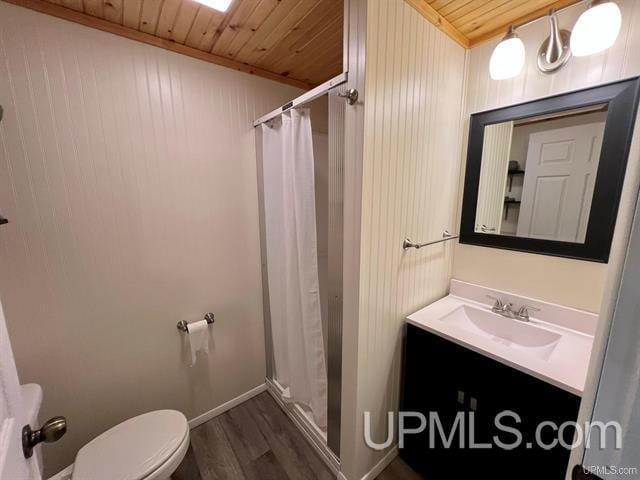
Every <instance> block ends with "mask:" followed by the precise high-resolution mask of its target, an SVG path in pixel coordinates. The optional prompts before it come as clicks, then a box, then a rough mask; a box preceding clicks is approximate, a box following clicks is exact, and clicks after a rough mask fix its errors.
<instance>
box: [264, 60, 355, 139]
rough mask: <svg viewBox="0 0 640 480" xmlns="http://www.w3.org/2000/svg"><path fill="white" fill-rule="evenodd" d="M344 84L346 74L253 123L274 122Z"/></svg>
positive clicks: (343, 73)
mask: <svg viewBox="0 0 640 480" xmlns="http://www.w3.org/2000/svg"><path fill="white" fill-rule="evenodd" d="M343 83H347V73H346V72H342V73H341V74H340V75H338V76H337V77H333V78H332V79H331V80H328V81H326V82H324V83H323V84H322V85H318V86H317V87H316V88H314V89H312V90H309V91H308V92H305V93H303V94H302V95H300V96H299V97H297V98H294V99H293V100H291V101H290V102H289V103H286V104H284V105H283V106H282V107H280V108H276V109H275V110H274V111H273V112H271V113H267V114H266V115H264V116H262V117H260V118H259V119H258V120H256V121H255V122H253V126H254V127H257V126H258V125H262V124H263V123H265V122H268V121H269V120H273V119H274V118H276V117H277V116H279V115H282V114H283V113H284V112H286V111H287V110H290V109H292V108H296V107H299V106H301V105H304V104H305V103H309V102H311V101H313V100H315V99H316V98H318V97H321V96H322V95H324V94H326V93H328V92H329V90H331V89H332V88H335V87H337V86H338V85H342V84H343Z"/></svg>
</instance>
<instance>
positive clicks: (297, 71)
mask: <svg viewBox="0 0 640 480" xmlns="http://www.w3.org/2000/svg"><path fill="white" fill-rule="evenodd" d="M5 1H8V2H9V3H14V4H17V5H22V6H24V7H27V8H31V9H34V10H38V11H41V12H44V13H48V14H51V15H55V16H57V17H61V18H65V19H67V20H71V21H74V22H77V23H82V24H84V25H88V26H91V27H94V28H99V29H101V30H105V31H109V32H111V33H115V34H118V35H123V36H126V37H129V38H132V39H134V40H138V41H142V42H145V43H150V44H153V45H156V46H159V47H162V48H167V49H169V50H174V51H177V52H179V53H183V54H186V55H190V56H193V57H196V58H199V59H201V60H205V61H209V62H211V63H216V64H219V65H223V66H226V67H230V68H235V69H237V70H241V71H245V72H248V73H253V74H256V75H260V76H263V77H267V78H270V79H272V80H278V81H281V82H284V83H288V84H291V85H295V86H298V87H301V88H306V89H308V88H311V87H313V86H315V85H318V84H320V83H323V82H325V81H326V80H328V79H330V78H332V77H334V76H336V75H338V74H339V73H341V72H342V44H343V33H342V32H343V16H344V0H233V2H232V3H231V5H230V7H229V9H228V10H227V12H226V13H222V12H219V11H217V10H213V9H211V8H208V7H206V6H204V5H201V4H199V3H196V2H195V1H193V0H5Z"/></svg>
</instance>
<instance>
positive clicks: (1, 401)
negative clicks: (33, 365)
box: [0, 304, 41, 480]
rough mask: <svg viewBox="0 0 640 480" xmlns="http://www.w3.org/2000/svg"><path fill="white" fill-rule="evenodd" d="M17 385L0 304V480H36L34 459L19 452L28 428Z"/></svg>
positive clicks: (38, 474) (36, 470)
mask: <svg viewBox="0 0 640 480" xmlns="http://www.w3.org/2000/svg"><path fill="white" fill-rule="evenodd" d="M21 398H22V397H21V394H20V383H19V381H18V373H17V371H16V364H15V360H14V358H13V350H12V349H11V343H10V341H9V333H8V332H7V325H6V323H5V319H4V313H3V311H2V304H0V478H15V479H20V480H23V479H24V480H38V479H40V478H41V474H40V471H39V468H38V464H37V462H36V461H35V457H32V458H31V459H26V458H25V457H24V454H23V452H22V427H24V426H25V425H26V424H27V419H26V413H25V411H24V408H23V405H22V401H21Z"/></svg>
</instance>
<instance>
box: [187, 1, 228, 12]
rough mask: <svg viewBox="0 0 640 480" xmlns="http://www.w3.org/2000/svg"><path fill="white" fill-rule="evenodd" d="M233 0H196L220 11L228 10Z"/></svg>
mask: <svg viewBox="0 0 640 480" xmlns="http://www.w3.org/2000/svg"><path fill="white" fill-rule="evenodd" d="M231 1H232V0H196V2H198V3H201V4H202V5H206V6H207V7H210V8H213V9H214V10H218V11H220V12H226V11H227V8H229V5H230V4H231Z"/></svg>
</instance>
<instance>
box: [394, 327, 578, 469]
mask: <svg viewBox="0 0 640 480" xmlns="http://www.w3.org/2000/svg"><path fill="white" fill-rule="evenodd" d="M579 404H580V398H579V397H578V396H576V395H573V394H571V393H569V392H566V391H564V390H562V389H560V388H557V387H554V386H552V385H550V384H548V383H546V382H544V381H541V380H538V379H536V378H534V377H532V376H530V375H527V374H525V373H522V372H520V371H518V370H515V369H513V368H511V367H508V366H506V365H504V364H502V363H499V362H497V361H495V360H493V359H490V358H489V357H486V356H484V355H481V354H479V353H476V352H474V351H472V350H469V349H467V348H464V347H462V346H459V345H458V344H456V343H453V342H451V341H448V340H446V339H444V338H442V337H439V336H437V335H434V334H432V333H429V332H427V331H425V330H422V329H420V328H418V327H416V326H413V325H407V331H406V341H405V350H404V366H403V385H402V397H401V405H400V410H401V411H402V412H420V413H422V414H423V415H424V416H425V417H426V419H427V428H426V429H425V430H424V431H423V432H422V433H420V434H407V435H405V437H404V445H403V448H401V449H400V456H401V457H402V458H403V459H404V460H405V462H407V463H408V464H409V465H410V466H411V467H413V469H414V470H416V471H418V472H420V473H422V474H424V475H425V477H426V478H428V479H429V480H439V479H453V478H456V479H458V478H460V479H462V478H492V479H519V480H521V479H544V480H555V479H558V480H562V479H564V476H565V471H566V468H567V464H568V461H569V454H570V451H569V450H567V449H566V448H564V447H562V446H561V445H559V444H558V445H556V446H555V447H554V448H546V447H545V448H542V447H539V446H537V442H536V435H535V433H536V427H537V426H538V425H539V424H541V423H542V422H548V421H550V422H553V423H554V424H556V425H558V426H560V425H561V424H562V423H564V422H567V421H571V422H574V421H575V420H576V419H577V416H578V407H579ZM505 411H509V412H514V413H516V414H517V415H518V416H519V418H520V419H521V423H517V421H516V419H515V418H514V417H513V416H510V414H509V416H505V417H502V419H501V425H503V427H502V429H503V430H505V428H509V429H517V430H518V431H519V432H521V434H522V442H521V443H520V445H519V446H518V447H515V448H513V447H514V443H515V442H516V441H517V436H516V434H515V433H514V432H513V431H511V430H509V431H503V430H499V429H498V428H497V427H496V426H495V424H494V421H495V418H496V415H498V414H500V413H501V412H505ZM430 412H431V418H430ZM459 412H462V413H463V416H462V418H463V420H462V421H461V422H460V423H459V424H458V430H457V431H456V435H455V436H454V437H453V442H452V444H451V445H450V446H449V447H448V448H445V446H444V445H443V442H442V440H441V435H440V433H439V431H438V423H437V422H436V420H435V417H434V415H435V414H437V418H438V419H439V422H440V424H441V426H442V431H443V433H444V435H445V437H448V436H449V434H450V431H451V427H452V426H453V425H454V423H455V421H456V418H457V416H458V414H459ZM404 422H405V428H407V429H410V428H417V427H419V426H420V425H419V423H420V419H419V418H417V416H406V417H405V420H404ZM540 431H541V436H540V438H541V439H542V442H543V443H544V444H545V445H546V446H550V445H552V442H553V441H554V439H558V437H559V435H558V432H557V431H555V430H554V429H553V428H552V427H550V426H546V427H545V428H543V429H541V430H540ZM496 435H497V436H498V438H499V440H500V441H501V442H503V443H504V444H507V445H508V447H510V448H511V449H509V450H507V449H502V448H500V447H499V446H498V445H497V444H496V442H495V441H494V440H493V439H494V436H496ZM573 436H574V428H573V426H571V427H568V428H565V429H564V435H563V437H564V439H565V440H566V442H567V443H569V444H570V443H571V442H572V440H573ZM461 438H462V440H463V444H462V445H461V444H460V439H461ZM431 439H433V440H434V441H430V440H431ZM472 442H474V443H475V445H476V446H477V445H479V444H484V443H490V444H491V445H492V448H490V449H489V448H471V447H472Z"/></svg>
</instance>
